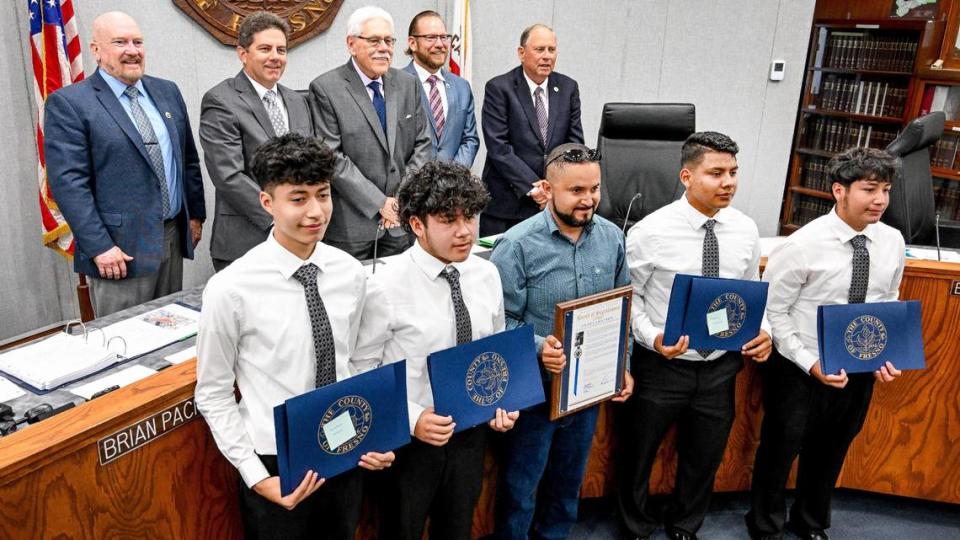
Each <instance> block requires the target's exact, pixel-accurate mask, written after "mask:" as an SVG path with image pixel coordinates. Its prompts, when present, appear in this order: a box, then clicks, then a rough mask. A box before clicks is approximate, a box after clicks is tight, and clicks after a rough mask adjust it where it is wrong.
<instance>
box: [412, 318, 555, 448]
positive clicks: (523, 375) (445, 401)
mask: <svg viewBox="0 0 960 540" xmlns="http://www.w3.org/2000/svg"><path fill="white" fill-rule="evenodd" d="M427 369H428V371H429V373H430V386H431V387H433V408H434V411H436V413H437V414H439V415H441V416H448V415H449V416H453V421H454V422H456V424H457V427H456V429H455V431H463V430H465V429H468V428H471V427H473V426H476V425H479V424H483V423H486V422H488V421H490V420H491V419H493V418H495V417H496V415H497V409H498V408H500V409H503V410H505V411H508V412H509V411H518V410H521V409H526V408H528V407H532V406H534V405H539V404H540V403H543V402H544V400H545V398H544V394H543V379H541V377H540V364H539V361H538V360H537V346H536V345H535V344H534V341H533V327H532V326H521V327H519V328H516V329H514V330H507V331H505V332H499V333H497V334H493V335H492V336H487V337H485V338H481V339H478V340H476V341H471V342H470V343H465V344H463V345H458V346H456V347H451V348H449V349H444V350H442V351H438V352H435V353H433V354H431V355H429V356H428V357H427Z"/></svg>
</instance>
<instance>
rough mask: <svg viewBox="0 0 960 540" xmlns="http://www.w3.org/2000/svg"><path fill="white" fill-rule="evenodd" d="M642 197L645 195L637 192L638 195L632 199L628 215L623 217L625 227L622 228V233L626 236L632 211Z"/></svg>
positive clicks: (628, 207)
mask: <svg viewBox="0 0 960 540" xmlns="http://www.w3.org/2000/svg"><path fill="white" fill-rule="evenodd" d="M642 197H643V193H640V192H637V194H636V195H634V196H633V197H632V198H631V199H630V204H628V205H627V214H626V215H625V216H623V227H621V228H620V232H622V233H623V234H624V235H626V234H627V222H628V221H630V210H632V209H633V203H634V202H636V201H637V199H640V198H642Z"/></svg>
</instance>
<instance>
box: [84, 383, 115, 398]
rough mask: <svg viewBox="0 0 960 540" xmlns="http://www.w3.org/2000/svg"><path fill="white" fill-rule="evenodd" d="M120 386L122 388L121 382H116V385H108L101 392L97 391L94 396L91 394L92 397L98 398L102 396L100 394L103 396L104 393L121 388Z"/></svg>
mask: <svg viewBox="0 0 960 540" xmlns="http://www.w3.org/2000/svg"><path fill="white" fill-rule="evenodd" d="M119 388H120V385H119V384H115V385H113V386H108V387H106V388H104V389H103V390H100V391H99V392H95V393H94V394H93V395H92V396H90V399H97V398H98V397H100V396H102V395H104V394H109V393H110V392H113V391H114V390H117V389H119Z"/></svg>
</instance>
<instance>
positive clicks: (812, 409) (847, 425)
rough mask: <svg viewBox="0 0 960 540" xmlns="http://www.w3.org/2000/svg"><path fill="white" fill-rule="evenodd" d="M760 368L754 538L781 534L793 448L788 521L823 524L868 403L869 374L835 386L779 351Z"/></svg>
mask: <svg viewBox="0 0 960 540" xmlns="http://www.w3.org/2000/svg"><path fill="white" fill-rule="evenodd" d="M760 370H761V371H760V373H761V377H762V379H763V408H764V417H763V424H762V427H761V431H760V446H759V447H758V448H757V456H756V459H755V460H754V465H753V484H752V486H751V491H750V499H751V500H750V512H749V513H747V516H746V521H747V529H748V530H749V532H750V534H751V535H753V536H763V535H771V536H777V535H779V534H781V533H782V531H783V526H784V520H785V518H786V503H785V500H784V499H785V497H784V492H785V491H786V483H787V477H788V476H789V475H790V468H791V466H792V465H793V460H794V458H796V457H797V454H798V453H799V456H800V463H799V467H798V470H797V487H796V498H795V501H794V504H793V507H792V508H791V509H790V521H791V525H793V526H795V528H796V529H798V530H800V531H805V530H809V529H827V528H828V527H830V500H831V497H832V494H833V488H834V486H836V483H837V477H838V476H839V475H840V468H841V467H842V466H843V460H844V459H845V458H846V456H847V449H848V448H849V447H850V443H851V442H853V439H854V438H855V437H856V436H857V434H858V433H860V429H861V428H862V427H863V422H864V420H865V419H866V417H867V410H868V409H869V407H870V398H871V397H872V395H873V382H874V379H873V374H872V373H858V374H853V375H850V381H849V382H848V383H847V386H846V387H845V388H843V389H837V388H832V387H829V386H827V385H825V384H823V383H821V382H820V381H818V380H817V379H815V378H814V377H813V376H811V375H808V374H807V373H804V371H803V370H802V369H801V368H800V367H799V366H797V365H796V364H794V363H793V362H791V361H790V360H787V359H786V358H784V357H783V356H782V355H781V354H780V353H779V352H777V351H774V352H773V354H772V355H770V360H769V361H767V362H766V364H762V365H761V367H760Z"/></svg>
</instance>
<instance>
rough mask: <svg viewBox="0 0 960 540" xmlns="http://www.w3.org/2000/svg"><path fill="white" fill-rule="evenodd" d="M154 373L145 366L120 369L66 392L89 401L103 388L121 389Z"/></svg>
mask: <svg viewBox="0 0 960 540" xmlns="http://www.w3.org/2000/svg"><path fill="white" fill-rule="evenodd" d="M154 373H156V371H155V370H152V369H150V368H148V367H147V366H130V367H127V368H124V369H121V370H120V371H118V372H116V373H111V374H109V375H107V376H105V377H101V378H99V379H97V380H95V381H91V382H88V383H86V384H81V385H80V386H77V387H76V388H68V389H67V390H68V391H69V392H70V393H73V394H76V395H78V396H81V397H83V398H84V399H90V398H92V397H93V395H94V394H96V393H97V392H99V391H101V390H103V389H104V388H110V387H111V386H114V385H116V386H119V387H121V388H123V387H124V386H126V385H128V384H130V383H133V382H137V381H139V380H140V379H145V378H147V377H149V376H150V375H153V374H154Z"/></svg>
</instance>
